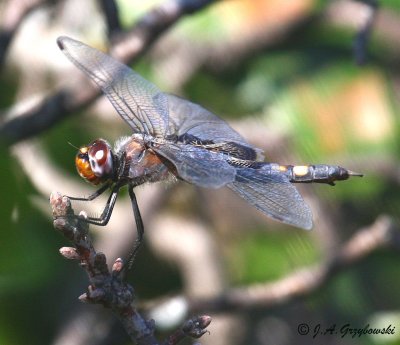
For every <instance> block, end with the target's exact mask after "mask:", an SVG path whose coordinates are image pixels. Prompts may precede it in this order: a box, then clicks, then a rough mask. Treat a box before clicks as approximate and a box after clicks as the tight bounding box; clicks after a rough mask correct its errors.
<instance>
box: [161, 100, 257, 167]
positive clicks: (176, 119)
mask: <svg viewBox="0 0 400 345" xmlns="http://www.w3.org/2000/svg"><path fill="white" fill-rule="evenodd" d="M166 96H167V97H168V105H169V116H170V118H169V132H170V133H171V134H175V135H177V136H181V135H184V134H189V135H192V136H194V137H196V138H198V139H200V140H204V141H207V140H209V141H213V142H214V143H228V142H232V143H237V144H240V145H242V146H244V147H246V148H248V149H249V150H253V151H254V156H255V157H257V160H260V159H263V155H262V150H260V149H257V148H254V147H253V146H252V145H250V144H249V143H248V142H247V141H246V140H245V139H244V138H243V137H242V136H241V135H240V134H239V133H237V132H236V131H235V130H234V129H233V128H232V127H231V126H229V125H228V124H227V123H226V122H225V121H224V120H222V119H221V118H219V117H218V116H217V115H215V114H213V113H211V112H210V111H208V110H206V109H204V108H203V107H201V106H200V105H198V104H195V103H192V102H189V101H187V100H185V99H183V98H180V97H177V96H174V95H171V94H166ZM238 158H239V157H238Z"/></svg>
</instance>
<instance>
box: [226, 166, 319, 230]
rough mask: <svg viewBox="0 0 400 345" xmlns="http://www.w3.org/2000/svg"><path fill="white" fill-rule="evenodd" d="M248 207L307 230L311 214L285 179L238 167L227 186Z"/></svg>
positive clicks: (266, 168)
mask: <svg viewBox="0 0 400 345" xmlns="http://www.w3.org/2000/svg"><path fill="white" fill-rule="evenodd" d="M227 186H228V187H229V188H230V189H232V190H233V191H234V192H236V193H237V194H239V195H240V196H241V197H242V198H243V199H245V200H246V201H247V202H248V203H249V204H251V205H253V206H254V207H256V208H257V209H258V210H260V211H261V212H263V213H264V214H266V215H268V216H270V217H272V218H274V219H277V220H279V221H281V222H283V223H286V224H290V225H294V226H297V227H300V228H303V229H311V227H312V213H311V210H310V208H309V207H308V205H307V204H306V203H305V202H304V200H303V198H302V197H301V195H300V194H299V193H298V191H297V190H296V188H295V187H294V186H293V185H292V184H291V183H290V182H289V180H288V179H287V177H286V176H284V175H282V174H280V173H279V172H276V171H273V170H271V169H268V165H267V164H266V165H265V166H264V167H263V168H260V169H252V168H238V169H237V170H236V179H235V181H234V182H232V183H229V184H228V185H227Z"/></svg>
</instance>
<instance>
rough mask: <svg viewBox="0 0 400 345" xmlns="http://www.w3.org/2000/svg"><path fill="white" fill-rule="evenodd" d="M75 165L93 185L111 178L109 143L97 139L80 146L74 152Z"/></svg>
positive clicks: (111, 157) (112, 169) (111, 167)
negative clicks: (75, 152) (76, 151)
mask: <svg viewBox="0 0 400 345" xmlns="http://www.w3.org/2000/svg"><path fill="white" fill-rule="evenodd" d="M75 166H76V170H78V173H79V175H81V177H82V178H84V179H85V180H87V181H88V182H90V183H92V184H94V185H98V184H102V183H104V182H106V181H107V180H109V179H111V178H112V177H113V176H114V159H113V152H112V150H111V147H110V144H109V143H108V142H107V141H105V140H103V139H97V140H95V141H94V142H92V143H91V144H89V145H87V146H82V147H81V148H80V149H79V151H78V153H77V154H76V157H75Z"/></svg>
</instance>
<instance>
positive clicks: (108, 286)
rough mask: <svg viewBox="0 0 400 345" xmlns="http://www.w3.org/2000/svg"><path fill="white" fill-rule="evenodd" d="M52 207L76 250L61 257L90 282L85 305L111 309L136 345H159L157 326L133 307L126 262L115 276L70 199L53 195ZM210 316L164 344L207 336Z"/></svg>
mask: <svg viewBox="0 0 400 345" xmlns="http://www.w3.org/2000/svg"><path fill="white" fill-rule="evenodd" d="M50 204H51V207H52V211H53V216H54V227H55V228H56V229H57V230H58V231H60V232H61V233H62V234H63V235H64V236H65V237H66V238H68V239H69V240H70V241H71V242H72V243H73V244H74V246H75V247H63V248H61V249H60V253H61V254H62V255H63V256H64V257H65V258H67V259H71V260H79V261H80V265H81V266H82V268H84V269H85V271H86V273H87V275H88V278H89V283H90V285H89V287H88V290H87V292H86V293H84V294H82V295H81V296H80V297H79V299H80V300H81V301H82V302H85V303H96V304H101V305H103V306H104V307H105V308H108V309H111V310H112V311H113V313H114V314H115V315H116V316H117V317H118V318H119V320H120V321H121V323H122V324H123V326H124V328H125V330H126V331H127V333H128V335H129V337H130V338H131V340H132V341H134V342H136V343H137V344H138V345H157V344H159V342H158V341H157V340H156V338H155V337H154V328H155V323H154V321H153V320H145V319H144V318H143V317H142V316H141V315H140V314H139V313H138V312H137V310H136V309H135V307H134V306H133V304H132V303H133V299H134V292H133V288H132V287H131V286H130V285H129V284H127V283H126V282H125V281H124V280H123V279H122V274H121V272H122V268H123V262H122V260H121V259H117V260H116V261H115V262H114V264H113V267H112V270H111V272H110V271H109V269H108V267H107V260H106V256H105V255H104V254H103V253H97V252H96V250H95V248H94V247H93V243H92V240H91V238H90V236H89V234H88V229H89V226H88V223H86V222H85V220H84V218H85V215H84V214H82V215H81V217H80V218H77V217H75V215H74V213H73V210H72V208H71V203H70V200H69V199H68V197H65V196H64V197H63V196H62V195H61V194H60V193H52V194H51V196H50ZM210 322H211V318H210V317H209V316H206V315H204V316H198V317H196V318H193V319H191V320H188V321H186V323H185V324H184V326H183V327H182V328H181V329H180V330H178V331H176V332H175V333H174V334H173V335H172V336H170V337H169V338H168V340H167V341H165V342H164V344H168V345H174V344H177V343H178V342H179V341H181V340H182V339H183V338H185V337H193V338H199V337H201V336H202V335H203V334H204V333H206V332H207V331H206V328H207V326H208V325H209V324H210Z"/></svg>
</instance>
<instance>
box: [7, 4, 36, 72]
mask: <svg viewBox="0 0 400 345" xmlns="http://www.w3.org/2000/svg"><path fill="white" fill-rule="evenodd" d="M43 2H44V0H9V1H8V3H7V5H6V6H5V10H4V13H3V16H2V18H1V20H0V68H1V67H2V66H3V63H4V59H5V57H6V55H7V50H8V47H9V46H10V43H11V41H12V39H13V37H14V35H15V33H16V31H17V30H18V28H19V26H20V24H21V23H22V21H23V19H24V18H25V17H26V16H27V15H28V14H29V13H30V12H31V11H32V10H33V9H35V8H36V7H38V6H39V5H41V4H42V3H43Z"/></svg>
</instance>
